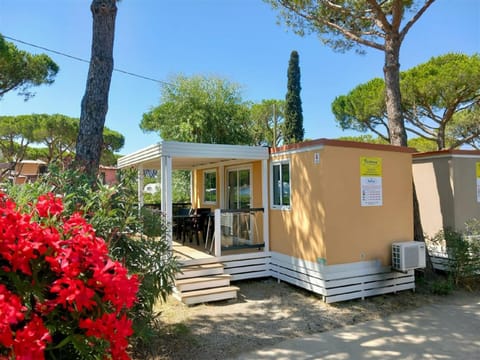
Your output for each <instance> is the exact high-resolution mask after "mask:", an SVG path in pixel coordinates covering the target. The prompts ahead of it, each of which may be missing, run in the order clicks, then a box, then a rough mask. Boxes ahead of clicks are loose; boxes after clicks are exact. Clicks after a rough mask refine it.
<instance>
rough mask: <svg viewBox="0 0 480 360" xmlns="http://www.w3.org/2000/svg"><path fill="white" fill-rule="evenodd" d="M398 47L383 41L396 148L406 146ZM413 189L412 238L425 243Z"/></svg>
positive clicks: (396, 42)
mask: <svg viewBox="0 0 480 360" xmlns="http://www.w3.org/2000/svg"><path fill="white" fill-rule="evenodd" d="M400 45H401V41H400V39H399V37H398V36H397V35H395V34H393V35H390V37H387V39H386V41H385V66H384V68H383V73H384V77H385V95H386V105H387V115H388V128H389V134H390V144H392V145H396V146H408V145H407V132H406V130H405V122H404V119H403V112H402V96H401V92H400V62H399V60H400ZM412 188H413V237H414V240H415V241H423V242H424V241H425V237H424V235H423V227H422V221H421V218H420V208H419V205H418V198H417V191H416V189H415V182H414V181H413V179H412ZM427 268H428V269H429V270H431V269H432V263H431V260H430V256H429V254H428V251H427Z"/></svg>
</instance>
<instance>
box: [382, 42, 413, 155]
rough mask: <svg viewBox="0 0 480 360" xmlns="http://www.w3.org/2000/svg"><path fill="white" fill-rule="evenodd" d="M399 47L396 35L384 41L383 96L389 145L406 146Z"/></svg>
mask: <svg viewBox="0 0 480 360" xmlns="http://www.w3.org/2000/svg"><path fill="white" fill-rule="evenodd" d="M400 45H401V41H400V38H399V36H398V35H397V34H393V35H388V37H387V39H386V40H385V66H384V68H383V74H384V77H385V96H386V105H387V116H388V128H389V134H390V144H392V145H396V146H407V133H406V131H405V124H404V120H403V114H402V96H401V93H400V62H399V59H400Z"/></svg>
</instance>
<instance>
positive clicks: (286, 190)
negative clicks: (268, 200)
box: [272, 161, 290, 208]
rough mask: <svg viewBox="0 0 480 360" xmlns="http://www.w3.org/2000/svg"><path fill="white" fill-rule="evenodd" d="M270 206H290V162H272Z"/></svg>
mask: <svg viewBox="0 0 480 360" xmlns="http://www.w3.org/2000/svg"><path fill="white" fill-rule="evenodd" d="M272 194H273V199H272V207H273V208H289V207H290V162H288V161H283V162H279V163H274V164H272Z"/></svg>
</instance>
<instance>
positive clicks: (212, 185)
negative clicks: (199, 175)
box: [203, 171, 217, 203]
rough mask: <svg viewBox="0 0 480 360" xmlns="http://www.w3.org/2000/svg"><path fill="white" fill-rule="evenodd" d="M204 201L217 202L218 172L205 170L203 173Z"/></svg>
mask: <svg viewBox="0 0 480 360" xmlns="http://www.w3.org/2000/svg"><path fill="white" fill-rule="evenodd" d="M203 189H204V190H203V202H204V203H216V202H217V172H216V171H205V172H204V173H203Z"/></svg>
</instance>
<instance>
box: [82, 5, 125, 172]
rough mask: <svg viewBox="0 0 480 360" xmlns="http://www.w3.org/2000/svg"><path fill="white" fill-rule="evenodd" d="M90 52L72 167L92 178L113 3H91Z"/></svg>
mask: <svg viewBox="0 0 480 360" xmlns="http://www.w3.org/2000/svg"><path fill="white" fill-rule="evenodd" d="M90 9H91V11H92V16H93V33H92V53H91V59H90V67H89V70H88V78H87V85H86V89H85V95H84V96H83V99H82V105H81V106H82V109H81V115H80V129H79V132H78V137H77V146H76V156H75V167H77V168H80V169H83V170H85V171H86V172H87V173H88V174H89V175H91V176H92V177H95V176H96V174H97V173H98V166H99V164H100V155H101V151H102V146H103V127H104V125H105V117H106V115H107V110H108V92H109V90H110V82H111V78H112V71H113V40H114V36H115V18H116V15H117V6H116V0H92V4H91V6H90Z"/></svg>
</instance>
